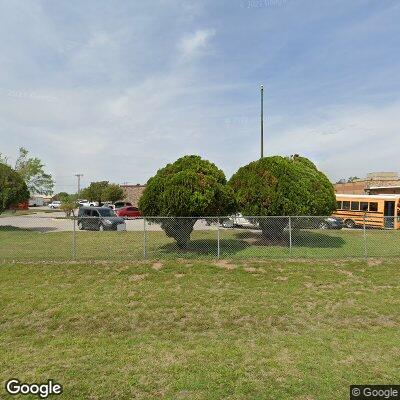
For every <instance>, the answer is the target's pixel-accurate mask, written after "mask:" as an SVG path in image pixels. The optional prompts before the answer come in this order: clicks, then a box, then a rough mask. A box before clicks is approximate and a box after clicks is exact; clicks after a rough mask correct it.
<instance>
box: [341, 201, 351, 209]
mask: <svg viewBox="0 0 400 400" xmlns="http://www.w3.org/2000/svg"><path fill="white" fill-rule="evenodd" d="M342 209H343V210H350V202H349V201H344V202H343V205H342Z"/></svg>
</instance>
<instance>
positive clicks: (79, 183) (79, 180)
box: [75, 174, 83, 200]
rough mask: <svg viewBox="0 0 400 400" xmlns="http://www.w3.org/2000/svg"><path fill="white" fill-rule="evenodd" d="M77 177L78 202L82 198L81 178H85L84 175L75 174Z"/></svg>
mask: <svg viewBox="0 0 400 400" xmlns="http://www.w3.org/2000/svg"><path fill="white" fill-rule="evenodd" d="M75 176H76V177H77V178H78V200H80V199H81V198H80V197H81V178H82V176H83V174H75Z"/></svg>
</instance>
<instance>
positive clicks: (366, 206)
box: [360, 201, 368, 211]
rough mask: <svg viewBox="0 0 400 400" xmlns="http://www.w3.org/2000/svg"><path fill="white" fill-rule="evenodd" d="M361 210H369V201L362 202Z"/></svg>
mask: <svg viewBox="0 0 400 400" xmlns="http://www.w3.org/2000/svg"><path fill="white" fill-rule="evenodd" d="M360 210H361V211H368V203H367V202H366V201H362V202H361V203H360Z"/></svg>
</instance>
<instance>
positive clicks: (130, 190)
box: [121, 184, 146, 207]
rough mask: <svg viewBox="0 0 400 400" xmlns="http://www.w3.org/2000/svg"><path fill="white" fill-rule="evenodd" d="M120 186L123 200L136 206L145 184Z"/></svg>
mask: <svg viewBox="0 0 400 400" xmlns="http://www.w3.org/2000/svg"><path fill="white" fill-rule="evenodd" d="M121 187H122V190H123V191H124V201H129V202H131V203H132V205H133V206H135V207H137V206H138V204H139V199H140V197H141V196H142V193H143V191H144V189H145V188H146V185H140V184H137V185H121Z"/></svg>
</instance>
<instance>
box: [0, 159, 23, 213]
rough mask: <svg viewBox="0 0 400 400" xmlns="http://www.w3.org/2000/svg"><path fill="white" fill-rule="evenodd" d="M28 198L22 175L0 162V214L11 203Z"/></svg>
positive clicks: (20, 201)
mask: <svg viewBox="0 0 400 400" xmlns="http://www.w3.org/2000/svg"><path fill="white" fill-rule="evenodd" d="M28 199H29V191H28V187H27V185H26V183H25V182H24V180H23V179H22V177H21V176H20V175H19V174H18V173H17V172H16V171H14V170H13V169H12V168H11V167H9V166H8V165H5V164H2V163H0V214H1V213H2V212H3V211H4V210H6V209H7V208H9V207H10V206H11V205H14V204H15V205H17V204H18V203H22V202H24V201H27V200H28Z"/></svg>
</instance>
